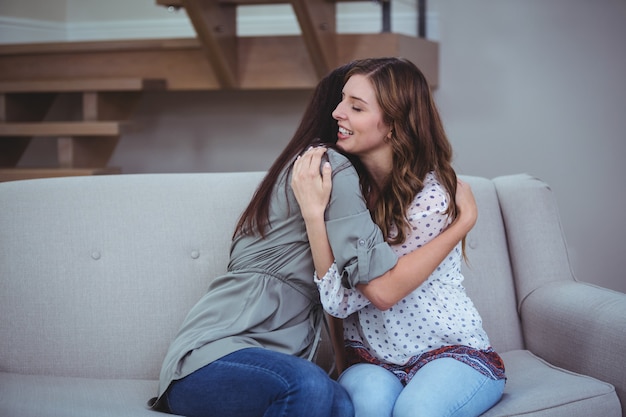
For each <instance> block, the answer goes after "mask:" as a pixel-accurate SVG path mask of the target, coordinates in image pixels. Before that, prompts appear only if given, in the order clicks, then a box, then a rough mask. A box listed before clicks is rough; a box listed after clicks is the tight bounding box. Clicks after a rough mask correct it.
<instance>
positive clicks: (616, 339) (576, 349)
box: [520, 281, 626, 398]
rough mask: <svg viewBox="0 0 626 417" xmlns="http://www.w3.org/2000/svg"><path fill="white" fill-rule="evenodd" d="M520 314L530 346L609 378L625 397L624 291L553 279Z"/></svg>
mask: <svg viewBox="0 0 626 417" xmlns="http://www.w3.org/2000/svg"><path fill="white" fill-rule="evenodd" d="M520 313H521V316H522V325H523V329H524V337H525V339H526V345H527V348H528V349H529V350H531V351H532V352H534V353H535V354H537V355H538V356H541V357H542V358H544V359H545V360H547V361H548V362H551V363H553V364H555V365H557V366H560V367H563V368H565V369H568V370H570V371H573V372H578V373H581V374H584V375H590V376H593V377H595V378H597V379H600V380H602V381H605V382H608V383H610V384H612V385H613V386H615V389H616V391H617V394H618V395H619V397H620V398H626V361H625V360H624V356H625V355H626V294H624V293H620V292H616V291H612V290H608V289H605V288H601V287H597V286H595V285H591V284H586V283H581V282H576V281H557V282H552V283H549V284H546V285H543V286H541V287H539V288H537V289H536V290H534V291H533V292H531V293H530V294H529V295H528V296H527V297H526V299H525V300H524V301H523V303H522V305H521V306H520Z"/></svg>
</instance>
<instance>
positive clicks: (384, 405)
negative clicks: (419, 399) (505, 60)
mask: <svg viewBox="0 0 626 417" xmlns="http://www.w3.org/2000/svg"><path fill="white" fill-rule="evenodd" d="M339 384H340V385H341V386H342V387H344V388H345V389H346V391H348V395H349V396H350V399H351V400H352V404H353V406H354V415H355V417H391V412H392V410H393V406H394V403H395V401H396V397H397V396H398V394H399V393H400V392H401V391H402V383H401V382H400V380H399V379H398V378H397V377H396V376H395V375H394V374H393V373H391V372H389V371H388V370H386V369H384V368H382V367H380V366H377V365H372V364H368V363H359V364H356V365H352V366H351V367H349V368H348V369H346V370H345V372H344V373H342V374H341V376H340V377H339Z"/></svg>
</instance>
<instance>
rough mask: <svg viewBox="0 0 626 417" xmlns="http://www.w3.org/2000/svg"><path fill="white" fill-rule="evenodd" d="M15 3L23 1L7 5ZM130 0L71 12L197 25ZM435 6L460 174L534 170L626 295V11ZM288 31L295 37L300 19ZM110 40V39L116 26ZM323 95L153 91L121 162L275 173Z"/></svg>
mask: <svg viewBox="0 0 626 417" xmlns="http://www.w3.org/2000/svg"><path fill="white" fill-rule="evenodd" d="M13 1H16V2H19V1H20V0H3V3H2V4H5V2H9V3H10V2H13ZM120 1H121V0H117V1H116V2H113V1H109V2H100V1H96V0H92V1H78V0H68V5H70V6H71V8H72V9H75V8H79V9H80V8H81V7H82V8H83V9H82V11H81V10H73V11H72V12H71V13H69V12H68V27H70V28H71V27H72V25H74V26H73V27H74V28H76V27H79V28H80V25H81V24H82V25H86V23H85V22H86V21H85V20H77V19H87V16H90V15H91V11H92V10H95V9H91V7H92V6H93V4H94V3H98V4H101V5H102V4H107V5H111V7H114V8H115V9H116V10H117V11H107V12H105V11H99V12H98V15H99V16H105V15H106V13H109V12H110V13H111V15H110V16H111V17H110V18H108V19H111V18H113V17H114V16H115V13H117V12H120V13H122V12H124V13H125V16H126V17H129V16H133V19H136V20H135V22H139V21H140V20H141V19H142V18H141V16H148V15H150V19H145V20H144V23H145V25H144V26H145V27H149V26H150V25H153V23H151V22H156V21H159V20H160V19H161V15H163V16H165V17H163V19H168V18H171V19H173V20H174V19H178V23H176V25H179V26H178V27H179V28H178V29H176V30H180V31H181V32H179V33H183V32H184V30H187V29H188V28H187V29H180V21H181V19H182V21H183V22H184V19H185V18H184V16H182V17H181V16H180V15H178V16H173V17H167V16H166V13H165V12H164V11H163V10H159V8H157V10H153V9H151V11H150V12H149V13H148V12H146V14H145V15H143V14H142V12H141V11H140V10H139V9H138V10H134V11H133V9H130V10H129V11H128V13H126V12H127V10H126V9H125V7H124V6H123V5H120V4H119V2H120ZM41 2H42V3H45V2H44V1H43V0H41ZM409 2H410V0H404V1H403V4H404V5H405V6H407V3H409ZM137 3H139V2H137ZM116 4H117V6H116ZM126 4H127V2H124V5H126ZM142 4H145V7H146V10H147V8H153V7H156V6H154V5H153V2H152V1H151V0H142ZM359 4H360V3H359ZM428 4H429V11H430V14H429V23H430V28H431V29H432V30H433V32H431V36H432V37H434V38H435V39H438V40H439V41H440V48H441V50H440V52H441V62H440V64H441V66H440V87H439V89H438V90H437V91H436V99H437V102H438V105H439V107H440V110H441V112H442V115H443V119H444V123H445V125H446V128H447V131H448V134H449V136H450V139H451V141H452V143H453V145H454V148H455V151H456V160H455V161H456V162H455V166H456V168H457V170H458V171H459V172H460V173H462V174H471V175H482V176H486V177H494V176H498V175H506V174H513V173H518V172H528V173H530V174H533V175H535V176H537V177H540V178H542V179H543V180H545V181H547V182H548V183H549V184H550V185H551V186H552V189H553V190H554V191H555V193H556V196H557V199H558V203H559V206H560V209H561V216H562V222H563V227H564V230H565V234H566V237H567V240H568V244H569V247H570V254H571V258H572V262H573V267H574V272H575V274H576V275H577V276H578V278H579V279H580V280H582V281H588V282H592V283H597V284H599V285H603V286H607V287H609V288H613V289H616V290H619V291H622V292H626V278H625V275H624V271H625V270H626V256H624V255H623V252H624V250H623V249H622V248H623V243H622V242H623V239H624V236H626V221H625V220H624V219H623V217H622V211H623V209H622V207H624V206H626V201H625V200H626V193H625V187H624V185H623V182H622V178H624V177H626V166H625V164H624V163H622V159H623V158H624V157H626V133H625V132H626V117H624V115H626V81H625V80H624V74H626V48H624V44H625V41H626V3H625V2H624V1H623V0H595V1H589V0H550V1H545V0H506V1H504V0H500V1H496V0H465V1H458V0H431V1H429V2H428ZM94 7H95V6H94ZM142 7H144V6H142ZM364 7H371V4H369V5H367V6H364ZM407 7H408V6H407ZM2 10H3V9H2V8H0V12H2ZM141 10H143V9H141ZM363 10H365V9H362V8H357V9H353V10H348V11H347V12H346V11H345V10H343V11H342V13H343V15H342V16H343V17H342V23H341V24H339V22H338V26H339V27H340V28H342V29H341V30H344V31H350V30H355V29H354V27H353V23H354V22H355V20H350V16H351V15H356V14H358V13H361V12H362V11H363ZM155 13H157V14H159V16H158V17H156V16H155V15H154V14H155ZM271 14H272V13H269V14H268V15H269V16H270V17H271ZM404 15H405V16H406V15H408V14H406V13H405V14H404ZM265 17H267V16H265ZM277 17H278V18H279V20H280V19H286V17H285V16H282V17H281V16H277ZM370 18H371V19H373V20H376V19H377V18H375V17H370ZM413 18H414V16H413ZM244 20H245V19H244ZM261 20H262V19H261ZM373 20H372V21H373ZM396 20H400V22H394V27H396V26H403V25H406V21H402V18H401V16H400V18H398V19H396ZM285 21H286V20H283V22H285ZM364 21H366V20H364ZM257 22H258V21H257ZM0 23H1V22H0ZM128 23H132V20H131V21H127V23H126V24H125V25H124V24H123V22H122V23H120V25H122V26H124V27H129V24H128ZM366 23H367V22H366ZM98 24H99V25H100V26H99V27H101V28H107V27H112V25H113V22H112V21H110V20H104V21H102V22H100V23H98V22H95V23H91V24H90V25H91V26H94V25H95V26H96V27H98ZM246 24H249V26H247V27H248V28H252V29H250V31H252V32H254V31H255V30H256V31H258V30H262V29H259V28H258V27H256V26H254V24H255V21H254V20H252V21H247V22H246ZM176 25H174V24H172V28H174V26H176ZM131 26H132V25H131ZM153 26H154V25H153ZM366 26H368V27H371V26H372V24H371V22H370V23H369V24H366ZM281 27H285V28H287V29H285V30H286V31H289V30H291V29H289V28H288V23H284V25H283V26H281ZM357 27H358V25H357ZM407 27H408V25H407ZM172 30H173V32H174V29H172ZM405 30H406V31H409V30H410V28H409V29H405ZM95 32H98V31H97V30H96V31H95ZM74 33H80V30H78V31H74ZM98 33H99V34H98ZM98 33H96V35H97V36H102V31H100V32H98ZM1 35H2V31H0V36H1ZM111 36H114V35H113V34H112V35H111ZM309 94H310V91H269V92H264V91H254V92H251V91H245V92H232V93H225V92H210V93H197V92H194V93H167V94H157V93H155V94H149V95H146V96H145V98H144V100H143V102H142V103H141V105H140V106H139V108H138V109H137V112H136V114H135V118H134V120H135V127H134V130H133V131H131V132H129V133H127V134H126V135H124V136H123V137H122V140H121V143H120V145H119V147H118V149H117V151H116V153H115V155H114V157H113V160H112V163H111V165H114V166H119V167H121V168H122V169H123V171H124V172H127V173H134V172H185V171H237V170H260V169H266V168H267V167H268V166H269V164H270V163H271V161H272V160H273V158H274V156H275V155H276V154H277V153H278V151H279V150H280V149H281V148H282V146H283V145H284V144H285V143H286V142H287V140H288V139H289V137H290V135H291V133H292V132H293V130H294V128H295V126H296V125H297V123H298V120H299V116H300V114H301V113H302V111H303V110H304V106H305V104H306V101H307V99H308V96H309ZM38 146H39V147H37V146H36V147H35V148H34V149H33V150H31V151H30V152H29V154H28V155H27V160H26V161H25V162H26V163H28V162H31V163H34V162H37V161H39V160H40V159H41V158H42V155H41V153H42V150H43V149H44V148H45V146H44V145H43V144H39V145H38Z"/></svg>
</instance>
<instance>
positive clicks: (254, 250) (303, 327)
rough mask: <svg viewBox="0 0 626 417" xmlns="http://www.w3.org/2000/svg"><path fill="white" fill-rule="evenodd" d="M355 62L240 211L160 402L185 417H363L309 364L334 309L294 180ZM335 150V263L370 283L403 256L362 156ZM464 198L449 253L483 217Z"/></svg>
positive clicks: (324, 91)
mask: <svg viewBox="0 0 626 417" xmlns="http://www.w3.org/2000/svg"><path fill="white" fill-rule="evenodd" d="M350 67H351V64H348V65H346V66H343V67H340V68H338V69H336V70H334V71H333V72H332V73H330V74H329V75H328V76H327V77H325V78H324V79H323V80H322V81H321V82H320V84H319V85H318V86H317V88H316V90H315V91H314V94H313V97H312V100H311V102H310V103H309V105H308V107H307V110H306V111H305V113H304V116H303V118H302V121H301V123H300V126H299V127H298V129H297V131H296V133H295V134H294V137H293V138H292V140H291V141H290V142H289V144H288V145H287V147H286V148H285V149H284V150H283V152H282V153H281V154H280V155H279V157H278V159H277V160H276V161H275V162H274V164H273V165H272V167H271V168H270V169H269V170H268V173H267V175H266V176H265V178H264V179H263V181H262V182H261V184H260V185H259V188H258V189H257V191H256V193H255V194H254V196H253V198H252V200H251V202H250V204H249V205H248V207H247V209H246V210H245V211H244V213H243V214H242V216H241V218H240V221H239V223H238V224H237V226H236V228H235V231H234V235H233V241H232V245H231V255H230V263H229V266H228V271H227V272H226V273H225V274H224V275H222V276H219V277H216V278H215V279H213V280H212V281H211V284H210V287H209V289H208V291H207V293H206V294H205V295H204V296H203V297H202V298H201V299H200V300H199V301H198V303H197V304H196V305H195V306H194V307H193V308H192V309H191V311H190V312H189V314H188V315H187V317H186V319H185V320H184V322H183V324H182V326H181V328H180V331H179V333H178V335H177V336H176V338H175V339H174V341H173V342H172V344H171V346H170V348H169V351H168V352H167V354H166V357H165V359H164V362H163V366H162V370H161V378H160V388H159V393H158V397H157V399H155V400H154V401H153V408H155V409H157V410H162V411H168V412H171V413H175V414H180V415H185V416H219V417H226V416H228V417H244V416H245V417H253V416H259V417H261V416H264V417H274V416H276V417H278V416H293V417H331V416H336V417H344V416H352V415H353V413H354V411H353V407H352V404H351V402H350V399H349V397H348V395H347V393H346V392H345V390H344V389H343V388H342V387H340V386H339V385H338V384H337V383H336V381H334V380H332V379H331V378H330V377H329V376H328V375H327V374H326V373H325V372H324V371H323V370H322V369H321V368H319V367H318V366H317V365H315V364H314V363H312V362H311V359H312V358H313V357H314V355H315V350H316V346H317V342H318V341H319V336H320V332H321V331H322V328H323V321H324V313H323V310H322V308H321V305H320V301H319V295H318V292H317V287H316V285H315V284H314V282H313V271H314V265H313V259H312V255H311V250H310V246H309V241H308V238H307V233H306V228H305V222H304V220H303V218H302V216H301V214H300V209H299V206H298V203H297V201H296V199H295V197H294V195H293V192H292V190H291V188H290V185H289V184H290V178H291V168H292V164H293V161H294V160H295V158H296V157H297V156H298V155H299V154H300V153H301V152H302V151H304V150H305V149H307V148H308V147H310V146H311V145H313V144H316V143H319V142H320V139H319V138H322V139H324V140H333V138H336V133H337V125H336V123H335V122H334V121H333V119H332V117H331V113H332V110H333V109H334V108H335V106H336V105H337V103H339V101H340V93H341V87H342V85H343V77H344V75H345V74H346V72H347V70H348V69H349V68H350ZM327 154H328V162H329V163H330V164H331V166H332V171H333V190H332V196H331V200H330V203H329V205H328V209H327V219H328V227H332V228H333V229H334V230H335V232H336V233H334V235H335V236H336V240H337V241H336V242H334V244H333V246H334V247H342V248H344V249H343V250H342V251H341V252H340V253H337V254H335V255H336V256H335V258H336V261H337V265H338V268H339V270H340V271H342V274H343V276H344V278H345V279H346V280H347V281H348V282H350V284H351V285H356V284H358V283H366V282H369V281H370V280H371V279H373V278H376V277H377V276H380V275H382V274H384V273H385V272H387V271H389V270H391V269H392V268H394V267H395V266H396V264H397V263H398V262H399V261H398V258H397V256H396V255H395V254H394V252H393V251H392V250H391V248H390V247H389V245H388V244H387V243H385V240H384V238H383V236H382V233H381V231H380V229H379V228H378V227H377V226H376V225H375V224H374V222H373V221H372V219H371V217H370V213H369V212H368V211H367V208H366V205H365V201H364V200H363V197H362V195H361V192H360V188H359V176H358V174H357V171H356V170H355V168H354V166H353V164H352V163H351V162H350V161H349V160H348V159H347V158H346V157H345V156H343V155H342V154H340V153H339V152H337V151H334V150H332V149H330V150H329V151H328V152H327ZM461 200H462V199H461ZM466 200H467V204H468V210H463V211H465V212H467V217H465V218H464V220H467V219H468V218H469V221H463V222H458V224H456V225H455V224H453V225H452V227H450V228H449V229H448V231H447V232H445V233H444V234H442V238H441V239H439V238H438V239H435V240H434V241H433V242H432V246H430V249H431V250H432V251H435V252H436V253H437V255H438V256H441V258H442V259H443V257H444V256H445V255H446V254H447V253H449V252H450V250H451V249H452V248H453V247H454V246H455V245H456V243H458V241H459V240H461V239H462V237H463V236H465V234H467V232H468V231H469V228H471V226H472V225H473V221H475V210H474V207H473V204H474V201H473V198H471V197H470V198H467V199H466ZM463 211H462V212H463ZM472 216H474V218H473V219H472V218H471V217H472ZM417 252H419V251H416V256H414V257H412V258H411V257H403V259H402V260H401V261H400V262H403V263H404V262H406V263H407V264H409V262H412V263H411V264H409V265H412V266H413V267H412V268H411V269H412V270H413V272H412V273H413V274H415V273H421V272H416V271H420V270H421V269H422V268H423V265H424V259H423V258H424V256H422V257H420V256H419V254H417ZM404 258H406V259H404ZM430 263H432V261H431V260H428V261H426V264H427V265H429V264H430ZM431 272H432V270H425V271H424V272H423V273H424V274H425V275H426V276H428V274H430V273H431Z"/></svg>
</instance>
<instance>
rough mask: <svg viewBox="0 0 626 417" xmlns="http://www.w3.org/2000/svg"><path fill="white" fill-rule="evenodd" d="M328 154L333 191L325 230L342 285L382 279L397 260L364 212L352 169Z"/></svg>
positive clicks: (357, 179) (376, 227) (340, 156)
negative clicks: (380, 277) (331, 171)
mask: <svg viewBox="0 0 626 417" xmlns="http://www.w3.org/2000/svg"><path fill="white" fill-rule="evenodd" d="M328 154H329V160H330V163H331V165H332V167H333V188H332V194H331V199H330V202H329V205H328V208H327V210H326V230H327V233H328V240H329V242H330V246H331V248H332V250H333V255H334V257H335V262H336V263H337V270H338V272H339V274H340V276H341V278H342V282H343V284H344V285H345V286H347V287H348V288H353V287H354V286H355V285H357V284H366V283H368V282H370V281H371V280H372V279H374V278H377V277H379V276H381V275H383V274H384V273H385V272H387V271H389V270H390V269H391V268H393V267H394V266H395V264H396V263H397V261H398V258H397V256H396V254H395V253H394V252H393V250H392V249H391V247H390V246H389V245H388V244H387V243H386V242H385V240H384V239H383V235H382V232H381V231H380V229H379V228H378V226H377V225H376V224H375V223H374V221H373V220H372V218H371V216H370V213H369V211H368V210H367V207H366V205H365V200H364V199H363V196H362V194H361V190H360V186H359V177H358V174H357V172H356V170H355V169H354V167H353V166H352V165H350V164H349V162H348V160H347V159H346V158H345V157H344V156H343V155H341V154H338V153H337V152H334V151H332V150H329V151H328Z"/></svg>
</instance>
